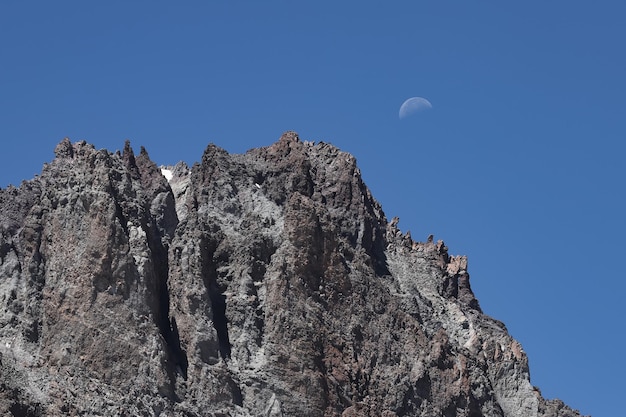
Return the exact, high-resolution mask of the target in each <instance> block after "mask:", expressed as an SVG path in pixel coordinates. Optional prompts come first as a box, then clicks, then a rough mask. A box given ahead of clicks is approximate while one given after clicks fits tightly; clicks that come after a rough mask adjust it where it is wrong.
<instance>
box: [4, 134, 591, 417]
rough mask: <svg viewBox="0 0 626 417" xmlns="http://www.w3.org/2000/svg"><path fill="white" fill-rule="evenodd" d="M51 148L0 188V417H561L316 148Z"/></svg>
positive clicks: (454, 268) (466, 292)
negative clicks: (15, 181)
mask: <svg viewBox="0 0 626 417" xmlns="http://www.w3.org/2000/svg"><path fill="white" fill-rule="evenodd" d="M55 154H56V158H55V159H54V160H53V161H52V162H51V163H49V164H47V165H45V166H44V168H43V172H42V173H41V175H40V176H38V177H36V178H35V179H33V180H30V181H25V182H23V183H22V184H21V186H20V187H19V188H15V187H8V188H6V189H3V190H0V414H1V415H14V416H61V415H68V416H92V415H93V416H96V415H98V416H102V415H106V416H190V417H191V416H214V417H218V416H337V417H339V416H343V417H349V416H386V417H391V416H459V417H460V416H468V417H478V416H506V417H534V416H555V417H556V416H578V415H579V414H578V412H577V411H573V410H571V409H570V408H569V407H567V406H566V405H564V404H563V403H562V402H561V401H558V400H545V399H544V398H543V397H542V396H541V393H540V392H539V390H538V389H537V388H535V387H533V386H532V385H531V383H530V379H529V369H528V361H527V357H526V354H525V353H524V350H523V349H522V347H521V346H520V344H519V343H518V342H517V341H515V340H514V339H513V338H512V337H511V336H510V335H509V334H508V333H507V330H506V328H505V326H504V325H503V324H502V323H501V322H499V321H497V320H494V319H492V318H490V317H488V316H486V315H485V314H483V313H482V311H481V309H480V306H479V303H478V301H477V300H476V298H475V297H474V294H473V293H472V290H471V288H470V281H469V275H468V271H467V259H466V258H465V257H462V256H451V255H449V254H448V249H447V248H446V246H445V244H444V243H443V242H442V241H438V242H434V241H433V240H432V238H429V239H427V241H425V242H418V241H414V240H413V239H412V238H411V236H410V235H409V234H408V233H406V234H404V233H402V232H400V230H399V229H398V228H397V223H398V220H397V219H392V220H391V221H388V219H387V218H386V217H385V215H384V213H383V211H382V209H381V207H380V205H379V204H378V203H377V202H376V200H375V199H374V198H373V197H372V195H371V194H370V191H369V190H368V189H367V187H366V186H365V184H364V183H363V181H362V180H361V175H360V172H359V169H358V168H357V165H356V161H355V158H354V157H353V156H351V155H350V154H348V153H345V152H342V151H340V150H338V149H337V148H335V147H333V146H332V145H329V144H326V143H317V144H314V143H311V142H303V141H301V140H300V139H299V138H298V136H297V135H296V134H295V133H294V132H287V133H285V134H284V135H283V136H282V137H281V138H280V139H279V140H278V142H276V143H274V144H273V145H271V146H269V147H265V148H259V149H253V150H251V151H249V152H247V153H245V154H242V155H234V154H228V153H227V152H226V151H224V150H222V149H220V148H218V147H217V146H214V145H209V146H208V147H207V148H206V151H205V152H204V154H203V156H202V161H201V163H199V164H196V165H194V166H193V167H192V168H189V167H188V166H186V165H185V164H184V163H179V164H178V165H176V166H175V167H173V168H171V170H172V177H171V179H170V180H169V181H168V180H167V179H166V178H165V177H164V176H163V175H162V172H161V170H160V168H159V167H157V165H156V164H155V163H154V162H152V161H151V160H150V158H149V156H148V154H147V152H146V151H145V149H143V148H142V149H141V151H140V152H139V154H138V155H135V154H134V152H133V150H132V149H131V147H130V144H129V143H128V142H127V143H126V146H125V147H124V150H123V151H122V152H116V153H111V152H109V151H107V150H96V149H95V148H94V147H93V146H91V145H89V144H87V143H86V142H84V141H83V142H77V143H71V142H70V141H69V140H68V139H65V140H63V141H62V142H61V143H60V144H59V145H58V146H57V147H56V149H55Z"/></svg>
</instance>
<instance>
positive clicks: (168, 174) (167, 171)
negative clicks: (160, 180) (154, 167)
mask: <svg viewBox="0 0 626 417" xmlns="http://www.w3.org/2000/svg"><path fill="white" fill-rule="evenodd" d="M161 174H163V176H164V177H165V179H166V180H167V182H170V181H171V180H172V177H173V176H174V174H173V173H172V170H171V169H167V168H165V167H161Z"/></svg>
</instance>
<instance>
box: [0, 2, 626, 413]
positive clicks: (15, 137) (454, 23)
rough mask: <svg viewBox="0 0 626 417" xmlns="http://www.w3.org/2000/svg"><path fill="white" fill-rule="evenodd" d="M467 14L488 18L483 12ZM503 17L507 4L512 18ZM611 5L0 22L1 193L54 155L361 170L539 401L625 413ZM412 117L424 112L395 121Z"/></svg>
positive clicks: (625, 149)
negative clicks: (325, 157) (441, 246)
mask: <svg viewBox="0 0 626 417" xmlns="http://www.w3.org/2000/svg"><path fill="white" fill-rule="evenodd" d="M477 3H479V4H477ZM505 3H506V4H505ZM625 8H626V5H625V3H624V2H623V1H602V2H594V3H592V2H588V1H526V2H501V1H484V2H469V1H448V2H442V1H415V0H413V1H394V2H379V1H377V2H368V1H358V2H357V1H339V2H326V1H315V2H313V1H310V2H294V1H280V2H277V1H263V2H261V1H254V2H252V1H250V2H225V1H221V2H218V1H213V2H208V1H185V2H170V1H168V2H165V1H130V2H127V1H107V2H92V1H90V2H86V1H54V2H52V1H24V2H18V1H11V0H7V1H2V2H1V3H0V45H1V46H0V48H1V49H0V138H1V140H2V148H1V149H2V151H1V153H0V166H1V167H2V168H1V171H0V186H1V187H5V186H7V185H8V184H10V183H13V184H19V183H20V181H21V180H22V179H29V178H32V177H33V176H34V175H35V174H36V173H39V172H40V170H41V166H42V164H43V163H44V162H46V161H50V160H51V159H52V158H53V149H54V146H55V145H56V144H57V143H58V142H59V141H60V140H61V139H62V138H63V137H66V136H68V137H70V138H71V139H72V140H73V141H78V140H82V139H85V140H87V141H88V142H91V143H93V144H95V145H96V147H98V148H108V149H109V150H112V151H114V150H116V149H121V148H122V147H123V144H124V140H125V139H127V138H128V139H130V140H131V143H132V144H133V146H134V147H135V149H136V151H138V150H139V146H141V145H143V146H145V147H146V148H147V150H148V152H149V153H150V155H151V157H152V159H153V160H155V161H156V162H157V163H159V164H168V163H176V162H177V161H179V160H185V161H187V162H188V163H193V162H195V161H199V160H200V158H201V155H202V152H203V150H204V148H205V147H206V145H207V144H208V143H209V142H214V143H216V144H218V145H220V146H222V147H224V148H225V149H227V150H228V151H230V152H244V151H246V150H247V149H249V148H252V147H257V146H265V145H269V144H271V143H273V142H274V141H275V140H277V139H278V137H279V136H280V135H281V133H282V132H283V131H285V130H296V131H298V132H299V133H300V136H301V137H302V138H303V139H307V140H315V141H320V140H323V141H327V142H331V143H333V144H335V145H337V146H339V147H340V148H342V149H344V150H346V151H349V152H351V153H353V154H354V155H355V156H356V157H357V159H358V161H359V165H360V167H361V170H362V172H363V177H364V179H365V181H366V182H367V184H368V185H369V186H370V188H371V189H372V191H373V193H374V195H375V197H376V198H377V199H378V200H379V201H380V202H381V203H382V204H383V208H384V209H385V212H386V214H387V217H388V218H391V217H393V216H400V219H401V221H400V227H401V228H402V229H403V230H410V231H411V233H412V235H413V237H414V238H416V239H425V238H426V236H427V235H428V234H430V233H432V234H434V235H435V238H436V239H444V241H445V242H446V243H447V245H448V246H449V248H450V252H451V253H452V254H466V255H468V256H469V262H470V273H471V275H472V285H473V288H474V290H475V292H476V294H477V296H478V298H479V300H480V303H481V305H482V307H483V309H484V311H485V312H486V313H488V314H490V315H492V316H493V317H495V318H497V319H500V320H502V321H504V322H505V323H506V325H507V326H508V328H509V330H510V332H511V333H512V335H513V336H514V337H516V338H517V339H518V340H520V342H521V343H522V344H523V346H524V348H525V350H526V352H527V353H528V355H529V358H530V365H531V376H532V381H531V382H532V383H533V384H534V385H537V386H539V387H540V388H541V390H542V392H543V394H544V395H545V396H546V397H559V398H561V399H563V400H564V401H566V402H567V403H568V404H570V405H571V406H573V407H575V408H578V409H580V410H581V411H582V412H583V413H586V414H592V415H594V416H595V417H609V416H614V415H616V414H617V413H618V412H619V411H620V410H623V405H622V400H621V399H622V396H623V389H624V382H623V375H624V374H626V365H625V364H624V358H623V352H624V350H625V347H624V345H625V343H624V342H625V338H626V336H625V334H626V332H625V330H626V328H625V325H624V316H625V315H624V308H623V306H624V302H623V296H624V293H625V290H626V284H625V281H626V273H625V272H624V271H625V269H624V268H622V263H623V262H624V261H625V260H626V245H625V243H624V242H625V241H624V234H625V232H626V227H625V221H624V215H625V213H626V210H625V207H624V206H625V201H626V197H625V187H624V179H625V174H624V168H625V167H626V166H625V165H626V164H625V163H624V158H625V153H626V145H624V140H625V139H626V46H625V41H626V23H625V22H626V9H625ZM411 96H421V97H425V98H427V99H428V100H430V102H431V103H432V105H433V108H432V109H430V110H426V111H423V112H420V113H418V114H415V115H414V116H413V117H408V118H405V119H402V120H400V119H399V118H398V109H399V107H400V105H401V104H402V102H403V101H404V100H405V99H407V98H409V97H411Z"/></svg>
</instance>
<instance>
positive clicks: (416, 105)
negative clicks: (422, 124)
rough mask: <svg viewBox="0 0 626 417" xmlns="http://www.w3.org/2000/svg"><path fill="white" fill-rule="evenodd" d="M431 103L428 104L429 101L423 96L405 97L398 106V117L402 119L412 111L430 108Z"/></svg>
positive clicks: (431, 106)
mask: <svg viewBox="0 0 626 417" xmlns="http://www.w3.org/2000/svg"><path fill="white" fill-rule="evenodd" d="M432 108H433V105H432V104H430V101H428V100H426V99H425V98H423V97H411V98H409V99H406V100H405V101H404V103H402V105H401V106H400V112H399V113H398V114H399V117H400V119H404V118H405V117H407V116H410V115H411V114H413V113H417V112H420V111H422V110H427V109H432Z"/></svg>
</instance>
